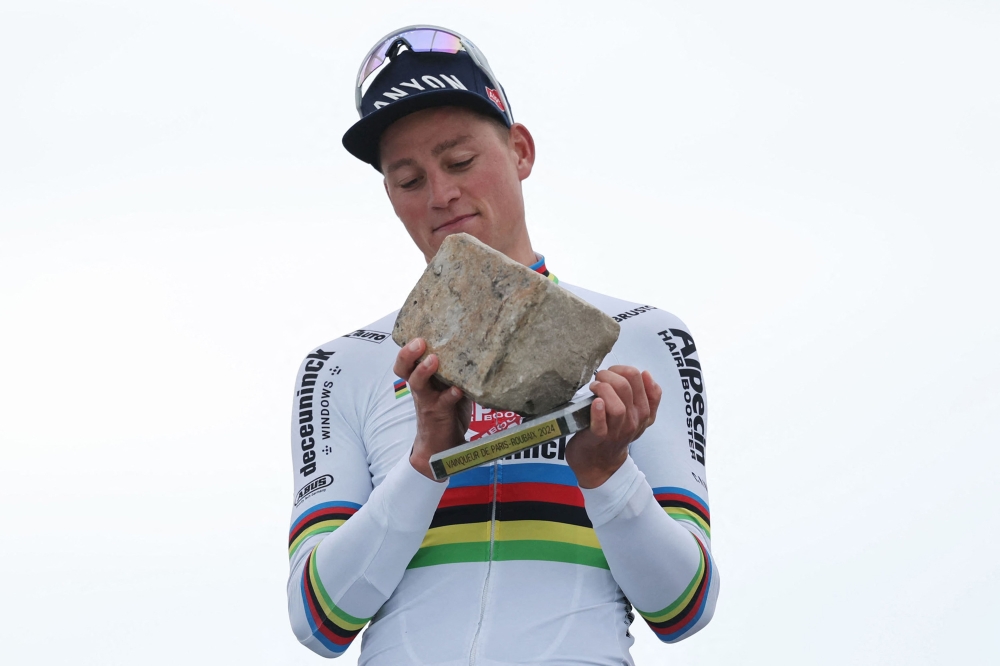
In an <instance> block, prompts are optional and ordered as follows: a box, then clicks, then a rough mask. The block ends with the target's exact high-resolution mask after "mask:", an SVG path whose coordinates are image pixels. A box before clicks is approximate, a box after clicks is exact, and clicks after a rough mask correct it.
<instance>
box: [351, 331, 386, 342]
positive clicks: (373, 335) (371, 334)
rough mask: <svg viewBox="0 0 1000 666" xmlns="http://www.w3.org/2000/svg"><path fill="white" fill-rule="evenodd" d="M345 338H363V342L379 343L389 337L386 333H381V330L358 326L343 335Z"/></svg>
mask: <svg viewBox="0 0 1000 666" xmlns="http://www.w3.org/2000/svg"><path fill="white" fill-rule="evenodd" d="M344 337H345V338H351V339H353V340H364V341H365V342H374V343H375V344H377V345H378V344H381V343H382V341H383V340H385V339H386V338H387V337H389V334H388V333H383V332H382V331H366V330H364V329H363V328H359V329H358V330H356V331H354V332H353V333H348V334H347V335H345V336H344Z"/></svg>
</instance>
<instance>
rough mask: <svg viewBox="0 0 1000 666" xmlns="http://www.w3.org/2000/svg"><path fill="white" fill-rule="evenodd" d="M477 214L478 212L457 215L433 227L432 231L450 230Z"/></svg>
mask: <svg viewBox="0 0 1000 666" xmlns="http://www.w3.org/2000/svg"><path fill="white" fill-rule="evenodd" d="M478 214H479V213H469V214H467V215H459V216H457V217H453V218H451V219H450V220H448V221H447V222H445V223H444V224H442V225H441V226H439V227H436V228H435V229H434V231H435V232H438V231H450V230H451V229H455V228H457V227H459V226H460V225H461V224H462V223H463V222H466V221H468V220H471V219H472V218H474V217H476V216H477V215H478Z"/></svg>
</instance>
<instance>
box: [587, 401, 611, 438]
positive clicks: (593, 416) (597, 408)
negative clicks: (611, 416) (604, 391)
mask: <svg viewBox="0 0 1000 666" xmlns="http://www.w3.org/2000/svg"><path fill="white" fill-rule="evenodd" d="M590 432H592V433H594V434H595V435H597V436H598V437H600V438H601V439H603V438H605V437H607V436H608V419H607V413H606V410H605V409H604V400H603V399H602V398H597V399H596V400H594V402H593V404H591V405H590Z"/></svg>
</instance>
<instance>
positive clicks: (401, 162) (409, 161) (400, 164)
mask: <svg viewBox="0 0 1000 666" xmlns="http://www.w3.org/2000/svg"><path fill="white" fill-rule="evenodd" d="M411 164H413V160H412V159H410V158H409V157H404V158H403V159H401V160H396V161H395V162H393V163H392V164H390V165H389V166H388V167H386V169H385V172H386V174H390V173H392V172H393V171H395V170H396V169H401V168H402V167H405V166H409V165H411Z"/></svg>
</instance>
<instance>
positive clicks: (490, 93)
mask: <svg viewBox="0 0 1000 666" xmlns="http://www.w3.org/2000/svg"><path fill="white" fill-rule="evenodd" d="M486 96H487V97H489V98H490V101H492V102H493V103H494V104H496V105H497V106H499V107H500V110H501V111H504V112H506V111H507V109H506V108H505V107H504V105H503V98H502V97H500V93H498V92H497V91H496V90H493V88H490V87H489V86H486Z"/></svg>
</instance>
